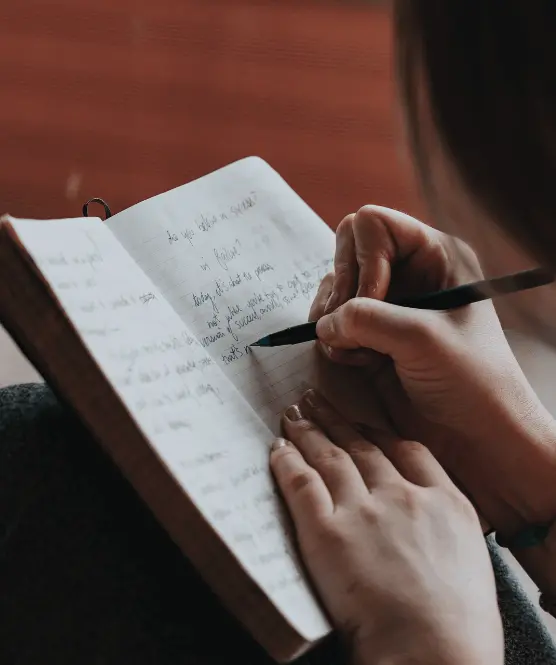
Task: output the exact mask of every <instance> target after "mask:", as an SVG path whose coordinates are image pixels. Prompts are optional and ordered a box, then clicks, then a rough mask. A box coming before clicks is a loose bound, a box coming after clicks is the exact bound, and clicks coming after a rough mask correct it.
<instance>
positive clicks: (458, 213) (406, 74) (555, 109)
mask: <svg viewBox="0 0 556 665" xmlns="http://www.w3.org/2000/svg"><path fill="white" fill-rule="evenodd" d="M395 22H396V28H395V29H396V49H397V63H398V70H399V80H400V84H401V94H402V99H403V101H404V108H405V111H406V118H407V128H408V136H409V140H410V143H411V146H412V151H413V155H414V157H415V162H416V165H417V170H418V173H419V175H420V180H421V183H422V185H423V189H424V192H425V194H426V197H427V199H428V201H429V202H430V203H431V205H432V210H433V214H434V219H433V223H434V224H436V225H437V226H439V227H440V228H442V230H447V231H454V230H455V232H456V233H457V234H458V235H460V236H461V237H463V238H464V239H467V240H468V241H470V243H471V244H472V245H473V246H474V247H475V248H476V250H477V251H478V253H479V256H480V258H481V259H482V261H483V263H484V262H485V261H486V263H487V266H486V269H487V271H488V272H497V273H501V272H511V271H513V270H519V269H522V268H524V267H529V266H531V265H533V264H542V265H545V266H547V267H551V268H553V269H556V39H554V35H555V34H556V3H555V2H554V0H529V2H526V1H525V0H450V1H449V2H446V1H445V0H396V2H395ZM554 323H555V324H556V315H555V316H554Z"/></svg>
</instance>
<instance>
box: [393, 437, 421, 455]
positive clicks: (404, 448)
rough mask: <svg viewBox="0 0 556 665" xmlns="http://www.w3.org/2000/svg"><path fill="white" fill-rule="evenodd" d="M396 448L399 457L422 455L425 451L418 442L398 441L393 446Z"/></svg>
mask: <svg viewBox="0 0 556 665" xmlns="http://www.w3.org/2000/svg"><path fill="white" fill-rule="evenodd" d="M394 445H395V446H396V448H397V451H396V452H397V453H398V454H400V455H408V456H409V455H422V454H423V453H425V452H426V451H427V449H426V448H425V446H424V445H423V444H422V443H419V442H418V441H406V440H404V439H400V440H399V441H397V442H396V443H395V444H394Z"/></svg>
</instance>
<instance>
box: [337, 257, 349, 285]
mask: <svg viewBox="0 0 556 665" xmlns="http://www.w3.org/2000/svg"><path fill="white" fill-rule="evenodd" d="M351 269H352V264H351V263H350V262H349V261H346V260H344V259H336V261H335V263H334V272H335V276H336V280H338V279H342V278H343V277H345V275H347V274H349V273H350V272H351Z"/></svg>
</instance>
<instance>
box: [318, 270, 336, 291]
mask: <svg viewBox="0 0 556 665" xmlns="http://www.w3.org/2000/svg"><path fill="white" fill-rule="evenodd" d="M332 284H334V272H332V271H331V272H328V273H326V275H325V276H324V277H323V278H322V281H321V287H325V286H332Z"/></svg>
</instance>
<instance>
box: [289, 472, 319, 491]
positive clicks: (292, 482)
mask: <svg viewBox="0 0 556 665" xmlns="http://www.w3.org/2000/svg"><path fill="white" fill-rule="evenodd" d="M316 478H317V473H316V471H315V470H314V469H311V468H310V467H309V468H307V469H303V470H299V471H296V472H295V473H292V474H291V475H290V476H289V477H288V478H286V479H285V480H284V483H283V487H284V490H285V491H286V492H288V493H289V494H292V495H295V494H299V493H300V492H303V491H304V490H306V489H307V488H308V487H310V486H311V485H312V484H313V483H314V482H315V481H316Z"/></svg>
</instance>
